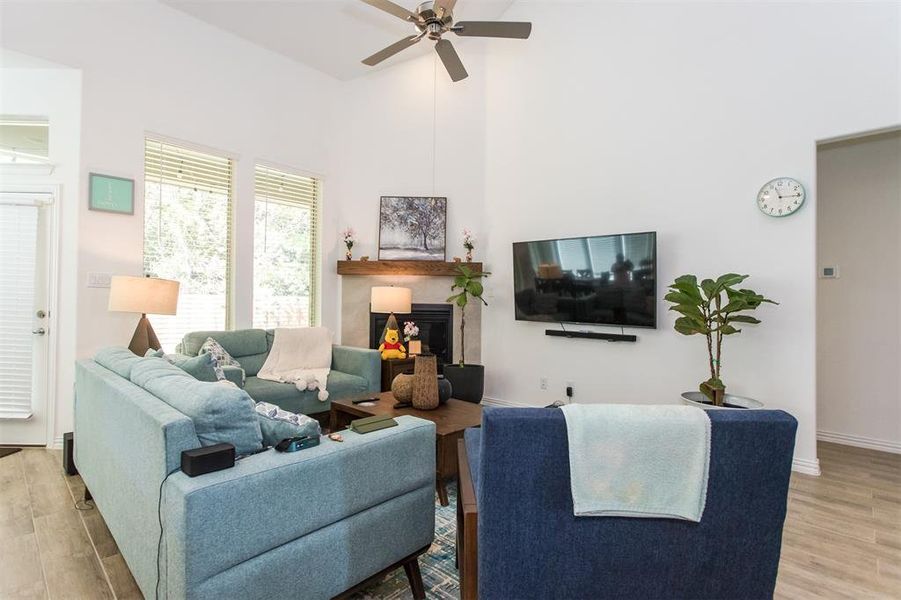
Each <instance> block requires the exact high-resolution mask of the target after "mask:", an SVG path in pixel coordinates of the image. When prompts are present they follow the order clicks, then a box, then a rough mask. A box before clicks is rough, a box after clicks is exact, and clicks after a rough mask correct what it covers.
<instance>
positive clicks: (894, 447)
mask: <svg viewBox="0 0 901 600" xmlns="http://www.w3.org/2000/svg"><path fill="white" fill-rule="evenodd" d="M817 439H818V440H820V441H821V442H832V443H833V444H844V445H845V446H854V447H856V448H867V449H868V450H880V451H882V452H891V453H892V454H901V442H891V441H889V440H880V439H876V438H868V437H863V436H860V435H848V434H847V433H836V432H834V431H817Z"/></svg>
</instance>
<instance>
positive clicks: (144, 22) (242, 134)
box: [0, 2, 337, 436]
mask: <svg viewBox="0 0 901 600" xmlns="http://www.w3.org/2000/svg"><path fill="white" fill-rule="evenodd" d="M0 21H2V30H0V39H2V44H3V46H4V47H6V48H10V49H12V50H15V51H19V52H22V53H25V54H29V55H33V56H37V57H40V58H43V59H47V60H52V61H55V62H58V63H62V64H65V65H68V66H72V67H75V68H78V69H81V72H82V86H83V101H82V107H83V108H82V110H83V112H82V140H81V157H80V171H79V181H78V183H77V184H76V186H74V187H75V188H76V189H71V188H70V189H67V190H65V192H64V193H65V194H66V195H67V196H69V197H77V198H79V199H80V200H79V209H78V213H77V223H78V229H79V234H80V235H79V242H78V252H77V259H78V272H77V276H76V277H75V278H74V280H73V281H72V283H71V284H69V285H70V289H68V290H67V291H66V293H67V297H68V298H70V299H76V300H75V301H76V302H77V306H78V308H77V316H75V318H74V320H75V321H76V323H77V346H76V347H75V348H74V353H73V352H72V351H71V350H66V351H64V352H61V354H60V356H59V363H60V364H61V365H72V364H73V362H74V360H75V358H76V357H78V358H83V357H86V356H90V355H92V354H93V353H94V352H95V351H96V350H97V349H98V348H100V347H103V346H107V345H113V344H120V345H122V344H126V343H127V342H128V340H129V339H131V334H132V331H133V329H134V326H135V323H136V316H135V315H130V314H122V313H110V312H107V308H106V307H107V299H108V290H106V289H94V288H87V287H86V285H85V283H86V275H87V273H88V272H90V271H99V272H106V273H115V274H140V273H141V272H142V270H143V269H142V252H143V202H142V198H143V185H142V182H141V177H142V173H143V157H144V154H143V153H144V147H143V140H144V136H145V133H146V132H153V133H156V134H161V135H164V136H168V137H171V138H175V139H181V140H187V141H190V142H193V143H195V144H201V145H204V146H206V147H209V148H212V149H217V150H221V151H224V152H226V153H229V154H231V155H233V156H235V157H236V158H237V166H236V180H235V183H236V221H237V222H238V223H240V222H241V221H243V222H245V223H246V222H247V221H248V220H251V219H252V218H253V165H254V161H255V160H257V159H264V160H266V161H269V162H273V163H276V164H280V165H285V166H287V167H292V168H296V169H303V170H306V171H310V172H314V173H318V174H322V175H324V176H325V187H326V189H328V185H329V179H328V173H327V170H328V164H327V163H328V149H327V145H326V142H327V140H328V136H327V131H328V128H329V125H330V121H329V120H330V117H331V114H332V113H331V106H332V103H331V99H332V97H333V94H334V92H335V86H336V85H337V82H335V81H334V80H333V79H331V78H329V77H327V76H325V75H322V74H320V73H318V72H315V71H313V70H311V69H308V68H305V67H303V66H301V65H299V64H297V63H296V62H293V61H290V60H288V59H286V58H283V57H281V56H278V55H276V54H273V53H271V52H269V51H266V50H263V49H261V48H259V47H257V46H255V45H253V44H250V43H248V42H245V41H243V40H240V39H238V38H236V37H234V36H232V35H230V34H227V33H225V32H223V31H220V30H218V29H215V28H213V27H211V26H208V25H206V24H204V23H202V22H200V21H197V20H195V19H193V18H190V17H186V16H185V15H184V14H183V13H180V12H178V11H176V10H174V9H171V8H169V7H166V6H164V5H161V4H157V3H155V2H151V3H109V2H100V3H90V2H79V3H73V4H66V3H44V2H34V3H6V4H4V5H3V6H2V20H0ZM38 33H39V34H38ZM91 171H96V172H101V173H107V174H112V175H119V176H124V177H131V178H134V179H135V180H136V184H137V185H136V194H135V195H136V206H135V209H136V210H135V215H134V216H123V215H114V214H107V213H100V212H93V211H88V210H87V199H86V195H87V176H86V175H87V173H88V172H91ZM69 185H70V186H71V183H70V184H69ZM329 209H330V207H329V206H328V204H326V206H325V212H326V215H327V214H328V212H329ZM73 217H74V215H73ZM74 222H75V221H74V220H72V221H70V222H69V223H74ZM239 227H240V225H239ZM245 231H248V230H247V229H246V228H245ZM236 245H237V254H238V256H239V260H238V262H237V264H236V274H237V276H238V277H239V278H241V280H243V281H249V279H250V278H249V273H250V270H251V268H252V239H251V237H250V236H247V235H245V236H242V237H239V238H238V239H237V240H236ZM69 260H70V261H71V262H72V263H73V264H71V265H70V267H69V268H73V267H74V260H73V257H71V256H70V257H69ZM250 303H251V289H250V286H241V287H239V289H238V290H237V293H236V302H235V304H236V307H235V309H236V321H235V324H236V325H237V326H249V324H250V319H251V308H250ZM323 320H324V321H325V322H326V323H329V322H331V323H333V328H334V327H335V326H334V323H335V322H336V320H337V311H336V310H334V308H333V307H332V306H331V305H328V306H325V307H323ZM61 375H62V377H61V378H60V381H59V388H60V390H61V394H60V396H59V399H58V402H59V413H58V414H59V423H58V426H57V432H56V435H57V436H60V435H61V434H62V432H64V431H68V430H70V429H71V423H72V420H71V419H72V417H71V415H72V392H71V390H72V373H71V370H69V372H67V373H61Z"/></svg>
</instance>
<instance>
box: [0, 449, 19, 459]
mask: <svg viewBox="0 0 901 600" xmlns="http://www.w3.org/2000/svg"><path fill="white" fill-rule="evenodd" d="M21 451H22V449H21V448H0V458H3V457H4V456H9V455H10V454H15V453H16V452H21Z"/></svg>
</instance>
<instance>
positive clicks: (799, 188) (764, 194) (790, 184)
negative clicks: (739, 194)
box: [757, 177, 806, 217]
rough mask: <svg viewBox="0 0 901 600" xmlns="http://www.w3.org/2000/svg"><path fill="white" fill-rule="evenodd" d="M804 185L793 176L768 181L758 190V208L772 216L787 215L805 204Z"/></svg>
mask: <svg viewBox="0 0 901 600" xmlns="http://www.w3.org/2000/svg"><path fill="white" fill-rule="evenodd" d="M805 195H806V194H805V192H804V186H803V185H801V182H800V181H798V180H797V179H792V178H791V177H777V178H776V179H773V180H771V181H767V182H766V183H765V184H763V187H762V188H760V191H759V192H757V208H759V209H760V211H761V212H762V213H763V214H765V215H769V216H771V217H787V216H788V215H791V214H794V213H795V212H797V210H798V209H799V208H801V206H802V205H803V204H804V197H805Z"/></svg>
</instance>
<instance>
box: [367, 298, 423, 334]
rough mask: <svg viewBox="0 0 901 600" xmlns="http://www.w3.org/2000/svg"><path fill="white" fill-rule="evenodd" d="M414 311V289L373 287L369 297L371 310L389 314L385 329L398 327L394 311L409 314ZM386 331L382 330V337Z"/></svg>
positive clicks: (398, 328)
mask: <svg viewBox="0 0 901 600" xmlns="http://www.w3.org/2000/svg"><path fill="white" fill-rule="evenodd" d="M412 311H413V291H412V290H411V289H410V288H402V287H392V286H376V287H374V288H372V294H371V296H370V298H369V312H373V313H381V314H388V315H389V316H388V323H387V324H386V325H385V329H386V330H387V329H397V330H400V327H398V325H397V318H396V317H395V316H394V313H400V314H402V315H406V314H409V313H411V312H412ZM384 337H385V333H384V332H382V339H384Z"/></svg>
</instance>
